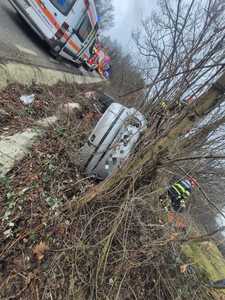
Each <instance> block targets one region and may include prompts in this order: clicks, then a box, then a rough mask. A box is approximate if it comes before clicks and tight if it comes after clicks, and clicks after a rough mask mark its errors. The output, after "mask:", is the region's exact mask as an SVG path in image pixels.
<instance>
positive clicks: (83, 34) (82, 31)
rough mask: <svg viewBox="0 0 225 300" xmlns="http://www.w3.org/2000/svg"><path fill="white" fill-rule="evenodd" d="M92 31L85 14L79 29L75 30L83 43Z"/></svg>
mask: <svg viewBox="0 0 225 300" xmlns="http://www.w3.org/2000/svg"><path fill="white" fill-rule="evenodd" d="M91 30H92V26H91V22H90V19H89V17H88V15H87V14H85V16H84V18H83V20H82V22H81V24H80V26H79V28H78V29H77V30H76V33H77V36H78V37H79V39H80V40H81V41H82V42H84V41H85V40H86V38H87V37H88V35H89V33H90V32H91Z"/></svg>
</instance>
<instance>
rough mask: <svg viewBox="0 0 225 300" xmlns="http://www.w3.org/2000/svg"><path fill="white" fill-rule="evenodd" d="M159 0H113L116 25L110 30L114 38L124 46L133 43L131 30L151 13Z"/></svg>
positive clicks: (127, 46) (126, 46)
mask: <svg viewBox="0 0 225 300" xmlns="http://www.w3.org/2000/svg"><path fill="white" fill-rule="evenodd" d="M156 2H157V0H113V4H114V8H115V26H114V28H113V29H112V30H111V31H110V35H111V37H112V38H113V39H116V40H118V41H119V42H120V43H121V44H122V45H123V47H124V48H129V46H130V44H131V32H132V31H133V30H135V29H136V28H137V26H138V25H139V24H140V20H141V19H142V18H143V17H147V16H150V15H151V12H152V10H153V9H154V8H155V7H156Z"/></svg>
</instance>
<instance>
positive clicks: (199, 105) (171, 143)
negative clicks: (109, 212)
mask: <svg viewBox="0 0 225 300" xmlns="http://www.w3.org/2000/svg"><path fill="white" fill-rule="evenodd" d="M224 86H225V73H223V74H222V76H221V77H220V78H219V79H218V80H217V81H216V82H215V83H214V84H212V86H211V87H210V88H209V89H208V90H207V91H205V92H204V93H203V94H202V95H201V96H200V97H199V99H198V100H197V101H196V102H195V103H194V104H192V105H191V106H189V107H187V108H186V109H185V110H184V111H183V112H182V113H181V115H180V116H179V117H178V119H177V120H176V121H175V122H174V124H173V125H172V126H171V127H170V128H168V130H167V131H165V133H164V134H163V136H161V137H159V138H157V139H156V140H154V141H153V142H152V143H150V144H148V145H146V146H144V149H141V151H139V152H138V153H137V155H136V156H135V158H134V159H133V160H131V161H130V162H129V163H128V164H127V166H126V167H123V169H120V170H119V171H118V172H116V174H114V176H112V177H110V178H109V179H108V180H105V181H103V182H102V183H100V184H99V185H97V186H95V187H94V188H93V189H92V190H91V191H90V192H88V193H86V194H85V195H84V196H83V197H81V198H79V199H77V198H73V200H72V201H71V202H69V203H67V204H66V205H65V206H64V208H63V211H66V210H68V209H73V210H79V209H80V208H81V207H83V206H84V205H86V204H88V203H89V202H91V201H92V200H93V199H95V198H96V197H97V196H99V195H101V196H103V195H104V194H108V193H110V191H112V190H114V189H115V188H116V187H117V186H118V185H121V184H124V183H125V182H129V180H130V179H132V178H133V176H134V175H133V174H140V173H141V172H142V170H143V169H144V168H145V167H146V166H148V168H149V172H151V170H153V169H154V168H155V166H156V165H157V162H158V159H159V157H160V155H162V154H163V155H164V156H167V157H168V158H169V157H171V155H173V154H175V153H177V151H178V149H181V148H182V146H183V145H185V139H179V137H181V136H183V135H184V134H185V132H186V129H187V128H192V127H194V126H195V125H196V122H197V121H199V120H200V119H202V118H203V117H204V116H206V115H208V114H209V113H210V112H211V111H212V110H213V109H214V108H215V107H216V106H217V105H218V104H219V103H220V102H222V101H223V100H221V96H222V95H223V94H224V92H225V88H224ZM147 138H148V132H146V135H145V140H146V139H147ZM175 141H176V143H175Z"/></svg>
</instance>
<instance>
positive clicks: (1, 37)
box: [0, 0, 90, 75]
mask: <svg viewBox="0 0 225 300" xmlns="http://www.w3.org/2000/svg"><path fill="white" fill-rule="evenodd" d="M0 41H1V43H0V59H2V60H5V61H7V60H16V61H19V62H25V63H29V64H34V65H38V66H44V67H48V68H53V69H57V70H58V69H59V70H65V71H69V72H71V73H75V74H87V72H86V71H85V70H83V68H79V69H78V68H76V67H75V66H74V65H73V64H72V63H70V62H67V61H65V60H64V61H60V62H59V61H57V60H55V59H54V58H53V57H51V55H50V53H49V49H48V48H47V46H46V44H45V43H44V42H43V41H41V39H40V38H39V37H38V36H37V35H36V33H34V32H33V31H32V29H31V28H30V27H29V26H28V25H27V24H26V22H25V21H24V20H23V19H22V18H21V17H20V16H19V15H18V13H17V12H16V11H15V9H14V8H13V7H12V6H11V4H10V3H9V2H8V0H0ZM89 75H90V74H89Z"/></svg>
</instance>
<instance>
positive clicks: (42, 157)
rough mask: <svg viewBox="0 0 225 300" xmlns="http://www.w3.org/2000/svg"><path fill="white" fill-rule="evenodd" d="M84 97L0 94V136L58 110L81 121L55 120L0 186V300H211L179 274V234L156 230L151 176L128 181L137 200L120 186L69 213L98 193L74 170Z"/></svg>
mask: <svg viewBox="0 0 225 300" xmlns="http://www.w3.org/2000/svg"><path fill="white" fill-rule="evenodd" d="M93 88H94V89H96V90H99V87H94V86H92V87H90V90H93ZM85 91H87V89H86V88H85V87H84V86H75V85H63V84H60V85H58V86H57V88H56V87H52V88H47V87H44V86H36V85H33V86H32V87H31V88H29V89H27V88H25V87H22V86H18V85H12V86H9V87H8V88H7V89H5V90H4V91H2V92H1V94H0V98H1V102H0V103H1V104H0V109H4V110H5V111H6V112H7V114H8V115H9V116H10V117H9V118H8V119H7V120H6V121H5V123H4V124H2V125H3V126H2V127H1V128H5V129H4V130H3V129H1V133H7V134H8V135H9V134H13V133H15V132H18V131H21V130H23V129H25V128H27V127H32V126H33V124H34V122H35V121H36V120H38V119H40V118H43V117H46V116H51V115H53V114H55V113H56V112H57V111H58V106H59V105H60V104H62V103H68V102H78V103H80V105H81V106H82V112H80V111H77V110H75V111H74V112H73V113H70V114H60V116H59V120H58V122H57V123H56V124H55V125H54V126H51V127H50V128H49V129H48V130H47V131H46V132H45V134H44V136H43V137H42V139H41V140H40V141H39V142H37V143H36V144H34V145H33V147H32V149H31V151H30V153H29V154H28V155H26V157H25V158H24V159H23V160H22V161H20V162H19V163H18V164H17V165H16V166H15V167H14V169H13V170H12V171H11V172H10V173H9V174H8V175H7V176H5V177H3V178H1V179H0V217H1V222H0V299H4V300H8V299H21V300H30V299H37V300H39V299H43V300H48V299H49V300H52V299H55V300H60V299H62V300H64V299H82V300H83V299H85V300H86V299H87V300H89V299H90V300H92V299H96V300H97V299H100V300H101V299H107V300H111V299H118V300H133V299H134V300H135V299H138V300H139V299H140V300H146V299H151V300H154V299H160V300H161V299H175V298H173V296H174V295H176V297H177V298H176V299H190V297H191V296H190V295H191V294H192V293H193V291H194V292H195V295H196V297H198V298H196V299H212V298H208V297H204V298H200V297H199V295H201V293H202V286H201V284H199V282H198V281H197V280H196V274H189V273H187V272H186V271H185V270H186V269H187V268H185V266H186V263H187V261H186V259H185V258H184V257H183V256H182V255H181V253H180V250H179V249H180V245H179V243H178V242H176V241H177V240H179V238H180V237H182V236H183V233H180V232H178V233H177V232H176V231H174V227H171V226H170V225H169V224H167V221H166V220H165V221H163V219H162V216H161V210H160V207H159V205H158V202H159V201H158V198H157V195H156V194H153V196H151V191H152V190H153V189H155V186H156V185H159V182H157V180H158V179H157V176H156V174H149V173H148V172H147V173H146V174H142V173H143V171H141V172H140V174H137V176H138V180H136V178H135V177H134V184H133V185H134V186H136V185H139V183H138V182H141V183H142V185H143V187H141V188H140V189H138V191H137V193H136V192H135V189H134V190H133V188H132V190H130V189H127V187H126V180H125V182H124V183H122V184H124V189H121V187H120V186H117V187H116V188H115V190H113V191H112V192H111V193H110V194H107V193H106V194H104V193H103V194H101V195H100V196H99V197H96V199H95V200H94V201H92V203H89V205H84V207H82V209H80V210H79V211H76V210H73V209H68V203H70V201H71V200H73V201H76V200H77V199H79V198H80V197H81V196H83V195H85V194H86V193H87V192H92V191H95V190H96V189H97V188H98V185H97V183H96V182H94V181H93V180H91V179H90V178H86V176H85V174H84V173H83V170H82V169H81V168H80V163H79V149H80V148H81V147H82V145H83V144H84V142H85V141H86V139H87V136H88V135H89V134H90V132H91V130H92V128H93V126H94V124H95V122H96V120H95V119H93V114H92V112H93V109H94V107H93V103H92V102H90V100H87V99H86V98H85V97H84V92H85ZM32 93H34V94H35V95H36V96H35V100H34V102H33V103H32V104H31V105H29V106H24V105H23V104H22V103H21V102H20V101H19V98H20V96H21V95H23V94H32ZM146 170H147V166H146ZM140 175H141V176H142V177H140ZM135 176H136V175H135ZM154 178H156V179H157V180H156V179H154ZM159 180H161V179H159ZM151 181H152V183H151V184H150V182H151ZM136 182H137V183H136ZM145 182H146V185H145ZM134 186H133V187H134ZM126 189H127V190H126ZM64 204H67V209H66V210H64V209H63V208H64ZM181 266H184V267H183V269H184V272H183V271H182V272H181V268H180V267H181ZM183 269H182V270H183ZM182 297H183V298H182ZM209 297H210V296H209Z"/></svg>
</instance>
